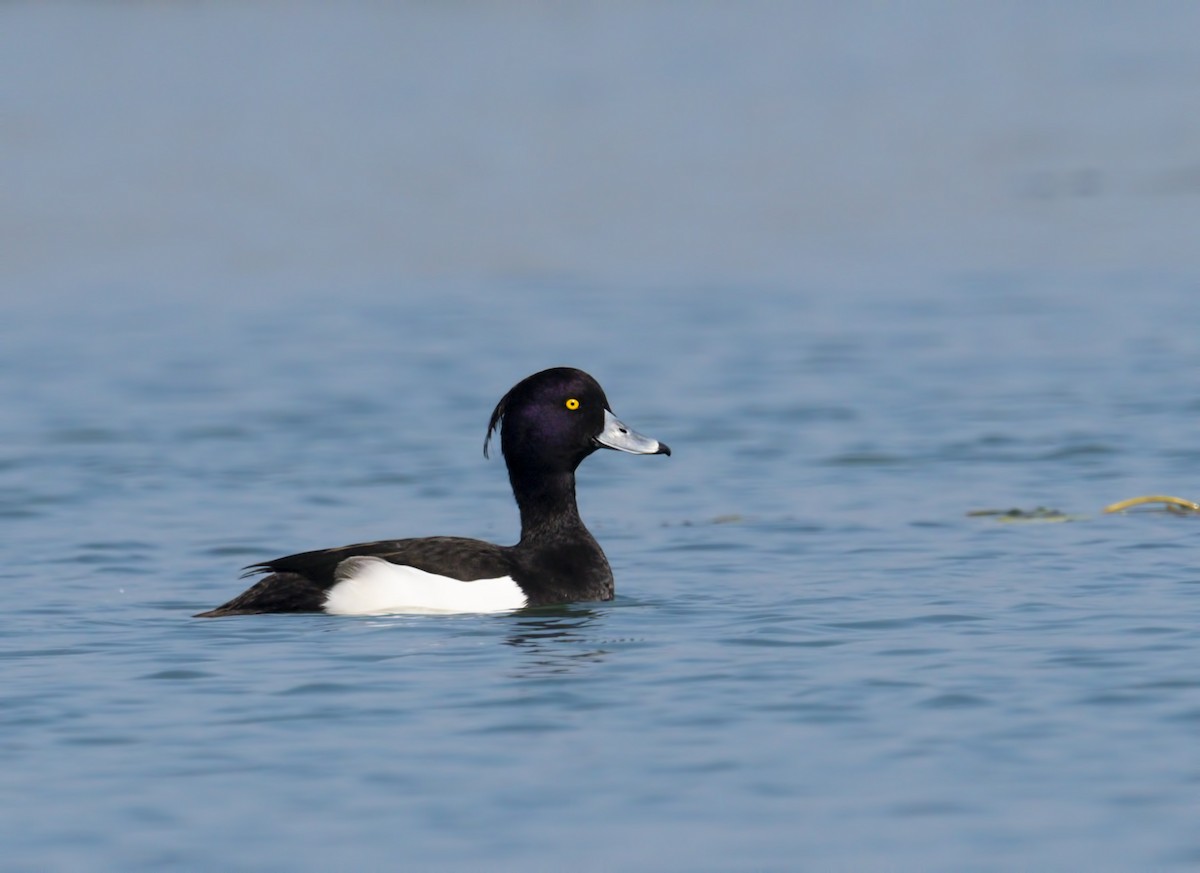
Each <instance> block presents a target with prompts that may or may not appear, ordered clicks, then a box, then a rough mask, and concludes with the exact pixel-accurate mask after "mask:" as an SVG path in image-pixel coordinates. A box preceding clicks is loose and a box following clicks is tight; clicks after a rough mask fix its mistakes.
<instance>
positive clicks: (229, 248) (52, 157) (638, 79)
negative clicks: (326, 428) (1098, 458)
mask: <svg viewBox="0 0 1200 873" xmlns="http://www.w3.org/2000/svg"><path fill="white" fill-rule="evenodd" d="M1197 33H1200V9H1198V8H1197V7H1196V6H1194V5H1193V4H1188V3H1148V4H1117V5H1115V6H1111V5H1106V6H1103V7H1102V6H1097V5H1096V4H1094V3H1088V2H1064V3H1055V4H1040V3H984V4H976V3H971V4H963V3H950V2H947V3H929V2H924V3H922V2H917V3H904V4H882V3H839V4H823V3H796V4H784V3H755V2H751V3H725V4H723V3H670V2H667V3H621V2H617V3H538V2H511V3H496V4H489V3H469V2H454V3H433V2H429V3H422V2H414V3H398V4H385V3H353V4H338V5H330V4H320V3H303V2H300V3H270V2H267V3H255V4H237V3H103V4H101V3H55V4H36V3H6V4H4V6H3V7H2V8H0V81H2V82H3V84H2V85H0V156H2V157H0V293H2V294H3V296H4V299H5V300H12V299H15V298H20V297H22V296H27V295H33V294H41V293H44V292H47V291H54V292H58V293H62V294H67V295H69V296H71V297H72V298H80V297H83V296H86V295H88V294H89V293H90V294H96V293H104V294H107V295H113V294H116V295H121V294H126V293H131V292H135V291H136V292H141V293H146V294H149V295H153V296H156V297H180V296H200V297H205V298H208V299H211V300H214V301H224V300H225V299H226V296H227V295H230V294H231V292H232V291H233V290H235V289H236V291H237V295H235V296H242V295H252V296H253V297H255V298H258V299H265V298H271V297H280V296H291V295H295V294H300V293H308V294H316V295H320V296H327V297H331V298H332V297H343V298H344V297H345V296H346V295H353V294H355V293H357V292H359V291H361V290H362V289H364V288H368V287H373V288H376V289H378V288H380V287H381V286H387V287H388V288H390V289H391V290H392V291H393V292H394V293H404V292H405V291H407V290H411V288H412V286H413V284H414V283H429V282H443V283H444V282H458V281H463V280H468V281H474V280H478V279H480V278H497V277H501V278H506V279H514V280H516V281H518V282H520V281H526V280H535V281H544V282H566V283H568V285H567V286H568V287H569V282H570V281H572V280H575V281H579V280H583V281H585V282H588V283H597V284H604V283H608V284H610V285H617V284H626V285H628V284H636V285H639V286H643V287H644V286H655V285H663V284H667V285H681V284H682V285H692V286H695V287H701V286H703V285H704V284H705V283H717V284H722V283H727V282H730V281H748V282H764V283H774V284H785V285H786V284H788V283H794V282H798V281H800V282H803V281H812V280H814V279H817V280H820V281H822V282H829V283H833V284H838V283H847V282H853V281H860V280H864V281H872V282H874V281H876V280H878V279H883V280H884V281H888V280H889V279H892V280H894V281H895V282H896V283H897V285H903V284H904V283H906V282H909V281H913V280H916V281H922V280H927V279H928V278H929V277H940V276H943V275H945V274H946V273H947V272H952V271H989V270H1013V269H1028V268H1038V269H1064V270H1076V271H1085V272H1089V273H1093V272H1096V271H1113V270H1122V269H1131V270H1138V271H1144V270H1155V271H1164V272H1170V271H1193V270H1194V269H1195V267H1196V264H1197V246H1196V229H1195V226H1194V221H1195V218H1196V217H1197V215H1198V214H1200V88H1197V87H1196V85H1197V82H1200V43H1197V41H1196V34H1197Z"/></svg>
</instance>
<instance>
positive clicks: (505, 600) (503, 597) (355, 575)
mask: <svg viewBox="0 0 1200 873" xmlns="http://www.w3.org/2000/svg"><path fill="white" fill-rule="evenodd" d="M336 577H337V582H335V583H334V585H333V587H332V588H330V589H329V593H328V594H326V595H325V611H326V612H327V613H329V614H330V615H388V614H390V613H402V612H409V613H431V612H433V613H453V612H509V611H511V610H514V609H521V608H522V607H523V606H524V605H525V603H526V600H527V598H526V597H525V592H524V591H522V590H521V586H519V585H518V584H517V583H516V582H514V581H513V580H512V578H511V577H509V576H500V577H499V578H496V579H476V580H475V581H473V582H461V581H459V580H458V579H451V578H449V577H448V576H439V575H437V574H436V573H426V572H425V571H424V570H418V569H417V568H416V567H405V566H403V565H401V564H393V563H391V562H389V561H385V560H383V559H382V558H370V557H356V558H347V559H346V560H344V561H342V562H341V563H340V564H338V567H337V573H336Z"/></svg>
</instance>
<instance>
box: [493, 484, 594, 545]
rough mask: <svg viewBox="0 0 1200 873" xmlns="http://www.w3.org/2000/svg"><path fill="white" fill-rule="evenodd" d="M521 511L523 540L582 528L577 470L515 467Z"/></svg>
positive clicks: (516, 495) (514, 492)
mask: <svg viewBox="0 0 1200 873" xmlns="http://www.w3.org/2000/svg"><path fill="white" fill-rule="evenodd" d="M509 480H510V481H511V482H512V489H513V495H514V496H515V497H516V498H517V506H518V507H519V508H520V510H521V542H522V543H528V542H530V541H532V540H536V539H538V538H539V537H540V536H541V535H544V534H547V533H550V532H554V531H562V530H564V529H567V530H569V529H572V528H583V520H582V519H581V518H580V517H579V507H578V506H577V505H576V503H575V471H574V470H565V471H563V470H557V471H552V472H551V471H546V470H513V471H511V473H510V475H509Z"/></svg>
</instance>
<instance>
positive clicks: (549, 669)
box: [504, 605, 608, 676]
mask: <svg viewBox="0 0 1200 873" xmlns="http://www.w3.org/2000/svg"><path fill="white" fill-rule="evenodd" d="M604 615H605V613H603V612H598V611H597V610H594V609H587V608H583V607H578V606H571V605H567V606H549V607H543V608H541V609H532V610H526V611H524V612H522V613H521V617H520V618H519V619H517V621H516V623H515V624H514V626H513V630H512V632H511V633H510V634H509V635H508V638H507V639H505V641H504V643H505V645H509V646H513V647H514V648H517V649H521V650H523V651H524V652H525V653H526V654H528V655H529V658H528V659H527V660H526V661H524V662H523V663H522V665H521V668H520V670H519V671H518V672H519V673H520V674H521V675H525V676H550V675H558V674H562V673H570V672H572V671H573V670H576V669H578V668H579V667H581V666H583V665H585V664H594V663H599V662H600V661H602V660H603V659H604V657H605V656H606V655H607V654H608V651H607V650H605V649H602V648H596V647H595V643H596V640H595V630H596V628H597V627H599V626H600V624H601V623H602V621H601V620H602V619H603V617H604Z"/></svg>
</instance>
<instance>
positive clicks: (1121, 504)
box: [1104, 494, 1200, 512]
mask: <svg viewBox="0 0 1200 873" xmlns="http://www.w3.org/2000/svg"><path fill="white" fill-rule="evenodd" d="M1146 503H1164V504H1166V509H1167V512H1181V511H1182V512H1200V503H1196V502H1195V501H1192V500H1184V499H1183V498H1182V497H1169V496H1167V495H1165V494H1150V495H1147V496H1146V497H1130V498H1129V499H1128V500H1118V501H1117V502H1116V503H1110V504H1109V505H1108V506H1106V507H1104V511H1105V512H1124V511H1125V510H1126V509H1129V508H1130V507H1133V506H1142V505H1143V504H1146Z"/></svg>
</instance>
